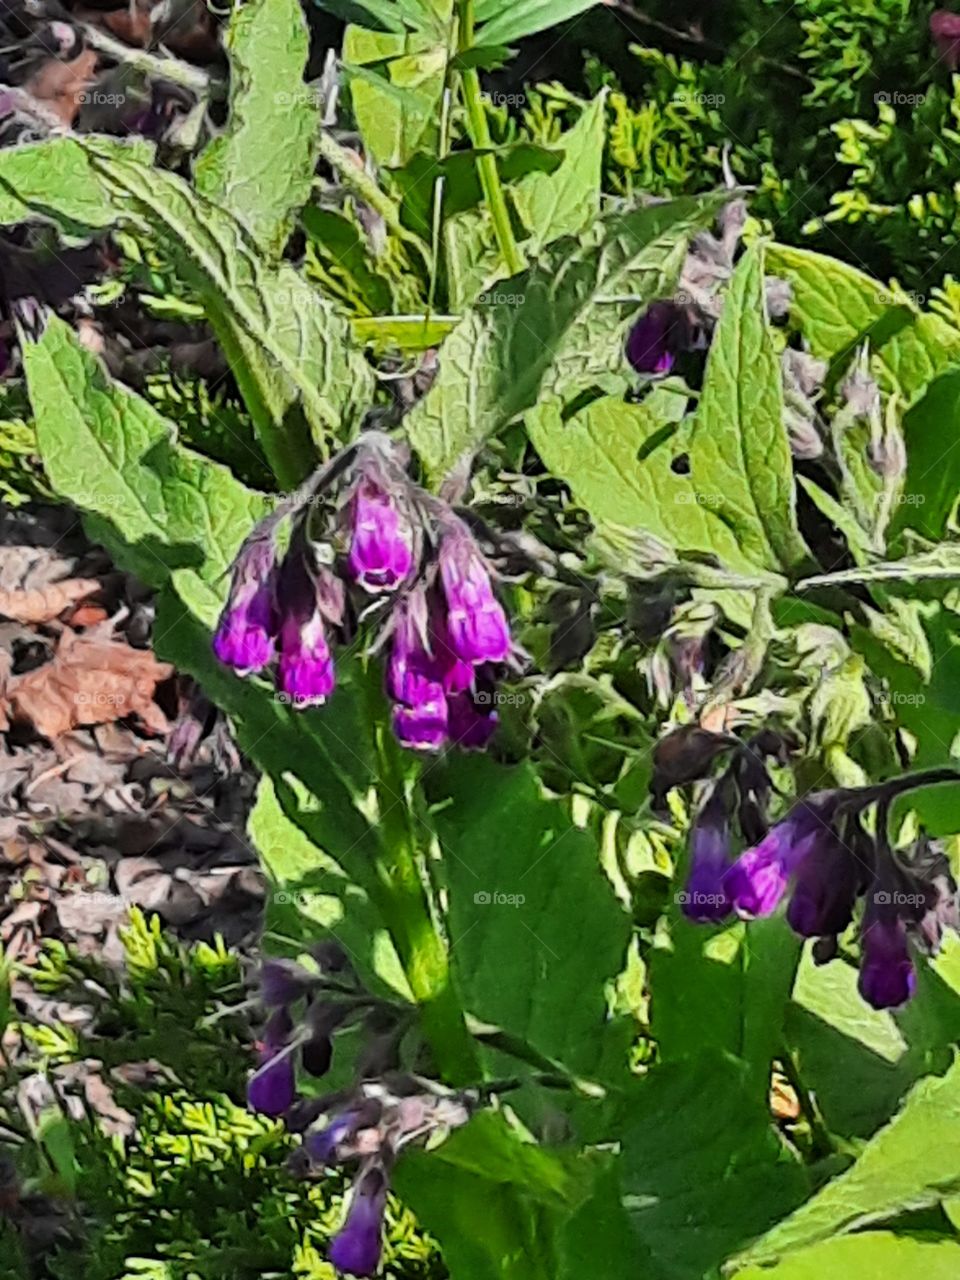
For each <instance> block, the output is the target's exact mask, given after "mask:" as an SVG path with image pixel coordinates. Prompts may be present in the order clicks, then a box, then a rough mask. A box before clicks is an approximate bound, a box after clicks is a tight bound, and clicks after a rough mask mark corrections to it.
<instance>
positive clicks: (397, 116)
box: [343, 26, 448, 168]
mask: <svg viewBox="0 0 960 1280" xmlns="http://www.w3.org/2000/svg"><path fill="white" fill-rule="evenodd" d="M343 57H344V62H345V65H346V70H347V75H348V79H349V83H350V99H351V102H352V105H353V111H354V115H355V116H356V120H357V125H358V126H359V128H360V132H361V134H362V136H363V140H364V143H365V144H366V146H367V149H368V150H369V152H370V154H371V155H372V156H373V158H374V160H375V161H376V162H377V164H379V165H381V166H385V167H387V168H398V167H400V166H401V165H405V164H407V163H408V162H409V161H410V160H412V159H413V157H414V155H415V154H416V152H417V151H418V150H419V149H421V148H422V149H424V150H428V151H434V150H435V145H434V144H435V142H436V138H437V134H438V130H439V122H440V102H441V99H442V97H443V91H444V87H445V85H446V77H447V58H448V47H447V45H446V43H443V42H441V43H438V42H437V38H436V36H435V35H434V34H431V33H426V34H425V33H422V32H419V31H417V32H413V33H407V32H404V33H402V34H392V33H389V32H376V31H367V30H365V29H364V28H363V27H354V26H351V27H348V28H347V30H346V33H345V35H344V41H343Z"/></svg>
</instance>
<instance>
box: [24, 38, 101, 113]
mask: <svg viewBox="0 0 960 1280" xmlns="http://www.w3.org/2000/svg"><path fill="white" fill-rule="evenodd" d="M96 70H97V55H96V53H95V52H94V51H93V50H92V49H84V51H83V52H82V53H81V54H80V55H79V56H78V57H76V58H73V59H72V60H71V61H70V62H63V61H62V60H61V59H59V58H51V59H50V60H49V62H45V63H44V64H43V65H42V66H41V67H40V68H39V69H38V70H37V71H35V72H34V73H33V75H32V76H31V77H30V79H29V80H28V81H27V83H26V84H25V85H24V88H25V89H26V91H27V92H28V93H29V94H30V95H31V97H33V98H36V100H37V101H38V102H42V103H43V105H44V106H45V107H46V108H47V109H48V110H49V111H52V112H53V113H54V114H55V115H56V116H57V117H58V118H59V119H60V121H61V122H62V123H63V124H67V125H70V124H73V122H74V120H75V119H76V118H77V113H78V112H79V110H80V103H81V102H82V101H83V98H82V96H81V95H82V94H84V93H85V92H86V91H87V89H88V88H89V87H90V85H91V84H92V83H93V77H94V75H95V73H96Z"/></svg>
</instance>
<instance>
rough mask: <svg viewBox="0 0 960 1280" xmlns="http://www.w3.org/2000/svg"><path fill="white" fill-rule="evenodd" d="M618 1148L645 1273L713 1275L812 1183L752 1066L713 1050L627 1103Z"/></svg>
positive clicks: (667, 1279) (679, 1278) (661, 1076)
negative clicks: (645, 1253)
mask: <svg viewBox="0 0 960 1280" xmlns="http://www.w3.org/2000/svg"><path fill="white" fill-rule="evenodd" d="M621 1147H622V1153H623V1154H622V1160H623V1163H624V1172H623V1184H624V1188H625V1191H626V1205H627V1209H628V1211H629V1213H630V1216H631V1218H632V1220H633V1225H634V1228H635V1230H636V1232H637V1234H638V1236H639V1238H640V1240H641V1241H642V1242H643V1243H644V1244H645V1245H646V1246H647V1248H648V1249H649V1250H650V1252H651V1253H652V1255H653V1257H652V1260H651V1263H650V1265H649V1267H648V1268H646V1269H645V1270H644V1272H643V1275H644V1276H645V1277H646V1278H647V1280H702V1277H704V1276H706V1275H711V1276H712V1275H715V1274H716V1270H717V1268H718V1266H719V1264H720V1263H721V1262H723V1261H724V1259H725V1258H727V1257H728V1256H729V1255H730V1253H731V1252H732V1251H733V1250H734V1249H735V1248H737V1247H738V1246H739V1245H742V1244H743V1243H744V1242H745V1241H747V1240H749V1239H751V1237H753V1236H755V1235H756V1234H757V1233H758V1232H760V1231H762V1230H764V1228H765V1227H768V1226H769V1225H770V1224H771V1223H772V1222H775V1221H776V1220H777V1219H778V1218H779V1217H781V1216H782V1214H783V1213H784V1212H785V1211H786V1210H788V1209H790V1208H791V1207H792V1206H794V1205H796V1204H797V1203H798V1202H799V1201H800V1200H801V1199H802V1198H803V1195H804V1193H805V1191H806V1187H807V1179H806V1175H805V1173H804V1171H803V1170H802V1168H801V1167H800V1166H799V1165H798V1164H797V1163H796V1162H795V1160H794V1159H792V1158H791V1157H790V1156H789V1155H788V1154H787V1152H786V1150H785V1149H784V1147H783V1146H782V1145H781V1143H780V1141H779V1139H778V1138H777V1135H776V1134H775V1132H774V1130H773V1128H772V1126H771V1124H770V1119H769V1113H768V1106H767V1099H766V1097H765V1096H762V1095H760V1094H758V1092H757V1089H756V1087H755V1080H754V1078H753V1074H752V1072H750V1071H749V1070H748V1068H747V1067H746V1065H745V1064H744V1063H742V1062H739V1061H737V1060H736V1059H735V1058H731V1057H728V1056H726V1055H723V1054H720V1053H717V1052H704V1053H703V1054H701V1055H700V1056H698V1057H696V1058H689V1059H686V1060H683V1061H679V1062H672V1063H670V1064H668V1065H666V1066H662V1067H661V1066H658V1067H654V1068H653V1070H651V1071H650V1073H649V1075H648V1076H647V1077H646V1078H645V1079H644V1080H643V1081H642V1082H641V1083H640V1085H639V1086H638V1087H637V1089H636V1093H635V1096H634V1097H633V1099H632V1100H631V1106H630V1109H629V1112H628V1113H627V1120H626V1126H625V1128H624V1130H623V1133H622V1135H621Z"/></svg>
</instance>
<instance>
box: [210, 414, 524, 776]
mask: <svg viewBox="0 0 960 1280" xmlns="http://www.w3.org/2000/svg"><path fill="white" fill-rule="evenodd" d="M335 478H337V479H339V478H343V479H344V486H343V493H342V496H341V500H340V501H339V503H337V504H333V503H332V500H331V505H334V506H335V516H334V520H333V522H332V525H333V527H332V528H331V529H328V531H327V536H326V538H325V539H324V540H322V541H321V542H320V543H319V544H318V543H317V542H316V541H314V540H313V539H311V538H310V537H309V536H308V523H309V520H310V516H311V514H312V512H313V510H314V509H315V507H316V505H317V501H318V498H319V496H320V495H321V493H322V492H323V490H324V488H325V487H327V486H329V485H330V484H331V483H332V480H333V479H335ZM287 517H290V518H291V519H292V523H293V529H292V533H291V536H290V539H289V545H288V546H287V548H286V550H285V551H284V552H282V553H281V550H280V545H279V537H278V534H279V530H280V526H281V523H282V521H283V520H284V519H286V518H287ZM371 615H375V616H376V617H377V619H378V621H379V622H380V623H381V624H382V625H381V631H380V637H379V639H378V640H377V641H375V643H374V645H373V646H372V647H373V648H378V647H379V646H380V645H382V643H383V642H384V641H385V640H389V642H390V657H389V664H388V674H387V689H388V692H389V694H390V697H391V699H392V700H393V704H394V709H393V726H394V730H395V732H396V735H397V737H398V738H399V740H400V741H401V742H402V743H403V744H404V745H405V746H408V747H412V748H414V749H417V750H428V751H433V750H438V749H439V748H441V747H443V746H445V745H446V744H447V743H449V742H455V743H457V744H459V745H460V746H463V747H476V748H480V747H484V746H485V745H486V744H487V742H488V741H489V739H490V737H491V735H492V733H493V732H494V730H495V728H496V724H497V716H496V712H495V711H493V710H492V709H491V707H492V703H493V698H492V697H491V694H490V691H491V690H492V688H493V685H494V683H495V681H496V680H497V679H498V677H499V675H500V673H501V670H502V668H503V667H504V666H505V665H506V664H509V663H511V662H513V661H514V656H515V648H514V644H513V640H512V638H511V634H510V625H509V622H508V620H507V616H506V613H505V611H504V608H503V605H502V604H501V603H500V601H499V600H498V599H497V596H496V594H495V592H494V588H493V572H492V569H491V567H490V565H489V563H488V562H487V560H486V558H485V556H484V554H483V552H482V551H481V549H480V546H479V544H478V542H477V540H476V538H475V537H474V535H473V533H472V532H471V530H470V528H469V527H468V525H467V524H466V523H465V522H464V520H463V519H461V517H460V516H458V515H457V514H456V513H455V512H454V511H453V510H452V509H451V508H450V507H449V505H448V504H447V503H445V502H443V501H442V500H441V499H439V498H436V497H433V496H432V495H430V494H428V493H426V492H425V491H424V490H422V489H421V488H419V487H418V486H417V485H415V484H414V483H413V482H412V481H411V480H410V479H409V477H408V476H407V474H406V471H405V469H404V467H403V466H402V465H401V463H400V462H399V460H398V457H397V454H396V452H395V449H394V447H393V445H392V444H391V443H390V441H389V440H388V439H387V438H386V437H384V436H382V435H380V434H379V433H376V432H369V433H367V434H366V435H364V436H363V437H362V438H361V440H360V442H359V443H358V444H356V445H351V446H350V447H349V448H348V449H346V450H344V451H343V453H342V454H341V455H338V457H337V458H336V459H334V462H333V463H331V464H330V465H329V466H328V467H326V468H324V469H323V470H322V472H320V473H318V475H317V476H316V477H314V478H313V479H312V480H311V481H309V482H308V483H307V485H305V486H304V488H303V490H302V491H301V492H300V493H299V494H296V495H294V496H293V497H292V498H291V499H289V500H288V501H287V503H286V504H284V506H283V507H282V508H281V509H280V510H279V511H278V512H276V513H275V514H274V515H272V516H270V517H269V518H268V519H266V520H264V521H263V522H262V523H261V524H260V525H258V526H257V528H256V529H255V530H254V531H253V533H252V534H251V535H250V537H249V538H248V539H247V540H246V542H245V543H244V545H243V547H242V548H241V550H240V553H239V555H238V556H237V559H236V562H235V564H234V566H233V574H232V580H231V585H230V592H229V597H228V600H227V605H226V608H225V609H224V611H223V614H222V616H221V618H220V623H219V626H218V628H217V631H216V634H215V636H214V641H213V647H214V652H215V654H216V656H217V658H218V659H219V660H220V661H221V662H223V663H224V664H226V665H227V666H230V667H232V668H233V669H234V670H235V671H236V672H237V673H238V674H240V675H249V674H253V673H259V672H262V671H265V670H266V669H267V668H268V667H270V666H271V665H274V666H275V680H276V684H277V688H278V690H279V692H280V695H281V697H283V698H284V700H285V701H288V702H289V703H290V704H291V705H292V706H294V707H296V708H302V707H308V706H314V705H317V704H320V703H323V702H324V701H325V700H326V699H327V698H328V697H329V696H330V695H331V694H332V692H333V690H334V687H335V683H336V674H335V668H334V656H333V655H334V648H335V643H336V641H337V639H339V638H342V636H343V635H344V633H345V632H346V630H347V629H348V625H349V621H350V620H352V619H357V618H359V619H364V618H366V617H368V616H371Z"/></svg>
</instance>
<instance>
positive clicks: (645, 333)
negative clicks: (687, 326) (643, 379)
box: [626, 301, 684, 374]
mask: <svg viewBox="0 0 960 1280" xmlns="http://www.w3.org/2000/svg"><path fill="white" fill-rule="evenodd" d="M683 327H684V320H683V315H682V312H681V311H680V308H679V307H678V306H676V304H675V303H673V302H666V301H660V302H652V303H651V304H650V306H649V307H647V309H646V311H645V312H644V313H643V315H642V316H641V317H640V319H639V320H638V321H637V322H636V324H635V325H634V326H633V328H632V329H631V330H630V333H629V334H628V336H627V350H626V355H627V360H628V361H629V362H630V365H631V367H632V368H634V369H635V370H636V371H637V373H647V374H667V373H669V372H670V370H671V369H672V368H673V363H674V360H675V359H676V355H677V352H678V351H679V350H681V349H682V345H681V343H680V341H679V338H680V334H681V333H682V330H683Z"/></svg>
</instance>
